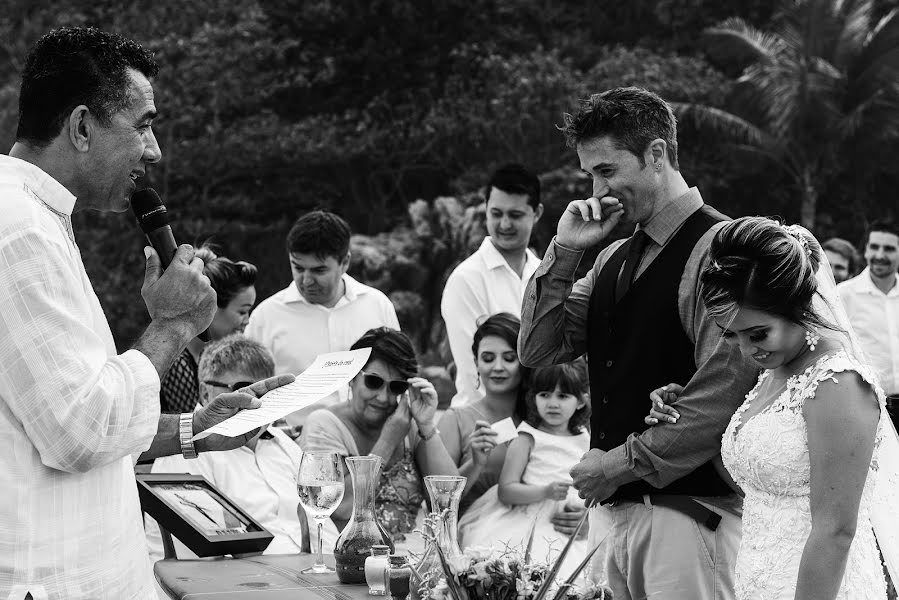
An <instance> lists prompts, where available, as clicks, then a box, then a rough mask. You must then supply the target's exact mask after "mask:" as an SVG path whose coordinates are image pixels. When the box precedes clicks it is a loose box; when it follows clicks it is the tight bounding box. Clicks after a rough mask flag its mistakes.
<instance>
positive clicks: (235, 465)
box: [145, 427, 338, 562]
mask: <svg viewBox="0 0 899 600" xmlns="http://www.w3.org/2000/svg"><path fill="white" fill-rule="evenodd" d="M268 431H269V433H271V434H272V436H273V437H272V438H271V439H262V438H260V439H259V440H258V441H257V442H256V449H255V450H250V449H249V448H247V447H243V448H237V449H235V450H229V451H227V452H204V453H202V454H200V456H199V457H197V458H196V459H190V460H188V459H186V458H184V457H183V456H180V455H176V456H166V457H164V458H157V459H156V460H155V461H154V462H153V468H152V471H153V473H191V474H193V475H202V476H203V477H204V478H205V479H206V481H208V482H210V483H211V484H212V485H214V486H215V487H217V488H218V489H219V490H221V491H222V492H223V493H224V494H225V495H226V496H227V497H228V498H229V499H231V500H232V501H234V502H235V503H236V504H237V505H238V506H240V507H241V508H242V509H243V510H244V511H246V512H247V514H249V515H250V516H251V517H253V518H254V519H256V520H257V521H258V522H259V523H260V524H261V525H262V526H263V527H265V528H266V529H267V530H268V531H269V533H271V534H272V535H273V536H274V539H273V540H272V541H271V543H270V544H269V545H268V547H267V548H266V549H265V551H264V552H263V554H297V553H299V552H300V551H301V549H302V547H303V528H302V525H301V524H300V518H299V516H298V514H297V507H298V505H299V503H300V496H299V494H298V493H297V472H298V470H299V468H300V459H301V458H302V456H303V453H302V451H301V450H300V447H299V446H297V444H296V442H294V441H293V440H291V439H290V438H289V437H287V436H286V435H284V433H283V432H282V431H281V430H280V429H278V428H277V427H270V428H269V429H268ZM145 528H146V531H147V547H148V550H149V552H150V560H151V561H153V562H156V561H157V560H160V559H161V558H162V557H163V547H162V536H161V534H160V531H159V525H158V524H157V523H156V521H154V520H153V519H152V518H151V517H149V516H147V519H146V524H145ZM309 533H310V536H312V539H311V540H310V548H311V549H312V551H313V552H317V551H318V533H317V527H316V524H315V521H313V520H312V519H311V518H310V519H309ZM337 536H338V533H337V528H336V527H335V526H334V522H333V521H331V519H326V520H325V523H324V526H323V527H322V541H323V542H324V544H323V547H324V552H326V553H328V552H331V551H332V550H333V549H334V545H335V544H336V543H337ZM177 554H178V558H180V559H184V558H193V557H194V556H195V555H194V554H193V553H192V552H190V550H188V549H187V548H186V547H184V546H183V545H181V544H180V542H179V543H178V544H177Z"/></svg>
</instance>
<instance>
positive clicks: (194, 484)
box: [136, 473, 274, 557]
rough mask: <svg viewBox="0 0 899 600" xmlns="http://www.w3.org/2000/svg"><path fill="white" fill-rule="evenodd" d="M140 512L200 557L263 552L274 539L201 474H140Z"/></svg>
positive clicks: (138, 485) (138, 479)
mask: <svg viewBox="0 0 899 600" xmlns="http://www.w3.org/2000/svg"><path fill="white" fill-rule="evenodd" d="M136 479H137V491H138V495H139V497H140V504H141V508H142V509H143V511H144V512H146V513H147V514H148V515H150V516H151V517H153V518H154V519H156V522H157V523H158V524H159V526H160V527H161V528H163V529H165V530H166V531H168V532H169V533H171V534H172V535H173V536H175V537H176V538H178V539H179V540H181V542H182V543H183V544H184V545H185V546H187V547H188V548H189V549H190V551H191V552H193V553H194V554H196V555H197V556H200V557H207V556H223V555H225V554H245V553H251V552H262V551H263V550H265V549H266V548H267V547H268V545H269V544H270V543H271V541H272V539H274V536H272V534H271V533H269V532H268V531H267V530H266V529H265V527H263V526H262V525H261V524H260V523H259V522H258V521H256V520H255V519H254V518H253V517H252V516H250V515H249V514H247V513H246V512H245V511H244V510H243V509H241V508H240V507H239V506H238V505H237V504H235V503H234V502H233V501H232V500H231V499H230V498H228V497H227V496H226V495H225V494H223V493H222V491H221V490H219V489H218V488H216V487H215V486H214V485H212V484H211V483H209V482H208V481H206V479H205V478H203V477H202V476H200V475H189V474H186V473H138V474H137V475H136Z"/></svg>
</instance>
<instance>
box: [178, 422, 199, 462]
mask: <svg viewBox="0 0 899 600" xmlns="http://www.w3.org/2000/svg"><path fill="white" fill-rule="evenodd" d="M178 433H179V436H180V438H181V455H182V456H183V457H184V458H196V457H197V456H198V455H197V448H196V446H194V443H193V440H191V438H192V437H194V413H181V418H180V420H179V422H178Z"/></svg>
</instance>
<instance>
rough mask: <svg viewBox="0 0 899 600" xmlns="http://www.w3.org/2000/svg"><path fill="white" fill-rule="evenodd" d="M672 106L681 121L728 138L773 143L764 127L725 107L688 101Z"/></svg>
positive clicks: (764, 144) (753, 142) (753, 143)
mask: <svg viewBox="0 0 899 600" xmlns="http://www.w3.org/2000/svg"><path fill="white" fill-rule="evenodd" d="M671 107H672V109H674V112H675V114H677V116H678V119H679V120H680V121H681V122H690V123H692V124H693V125H694V126H695V127H697V128H698V129H711V130H712V131H715V132H717V133H720V134H722V135H723V136H724V137H726V138H727V139H730V140H734V141H745V142H747V143H749V144H752V145H756V146H759V147H763V146H767V145H769V144H771V143H772V139H771V136H770V135H768V133H766V132H765V131H764V130H763V129H762V128H760V127H758V126H757V125H755V124H753V123H751V122H749V121H747V120H746V119H744V118H742V117H740V116H738V115H735V114H733V113H731V112H728V111H726V110H724V109H721V108H715V107H713V106H704V105H702V104H694V103H686V102H672V103H671Z"/></svg>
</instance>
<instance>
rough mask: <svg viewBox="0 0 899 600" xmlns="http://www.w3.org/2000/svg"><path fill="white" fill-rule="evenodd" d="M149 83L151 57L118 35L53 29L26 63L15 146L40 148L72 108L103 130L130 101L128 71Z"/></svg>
mask: <svg viewBox="0 0 899 600" xmlns="http://www.w3.org/2000/svg"><path fill="white" fill-rule="evenodd" d="M129 68H131V69H135V70H137V71H140V72H141V73H143V74H144V75H145V76H146V77H147V78H148V79H149V78H151V77H154V76H155V75H156V73H157V72H158V71H159V66H158V65H157V64H156V62H155V61H154V60H153V53H152V52H150V51H149V50H146V49H145V48H143V47H142V46H141V45H140V44H138V43H137V42H134V41H132V40H129V39H127V38H125V37H122V36H121V35H118V34H114V33H107V32H105V31H100V30H99V29H94V28H93V27H64V28H62V29H54V30H53V31H51V32H50V33H48V34H46V35H44V36H43V37H42V38H41V39H39V40H38V41H37V43H36V44H35V45H34V47H33V48H32V49H31V51H30V52H29V53H28V56H27V57H26V59H25V67H24V69H23V70H22V89H21V91H20V93H19V126H18V130H17V131H16V140H19V141H23V142H27V143H29V144H32V145H35V146H38V147H45V146H47V145H48V144H50V142H52V141H53V139H54V138H56V136H58V135H59V132H60V131H61V130H62V128H63V125H64V124H65V121H66V119H67V118H68V117H69V115H70V114H71V113H72V111H73V110H74V109H75V107H76V106H79V105H82V104H83V105H85V106H87V107H88V108H89V109H90V111H91V114H93V115H94V116H96V117H97V119H98V120H99V121H100V122H101V123H103V124H104V125H107V126H108V125H109V124H110V122H111V119H112V115H114V114H115V113H116V112H118V111H120V110H122V109H123V108H124V107H125V106H127V105H128V102H129V101H130V100H131V98H130V95H129V78H128V69H129Z"/></svg>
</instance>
